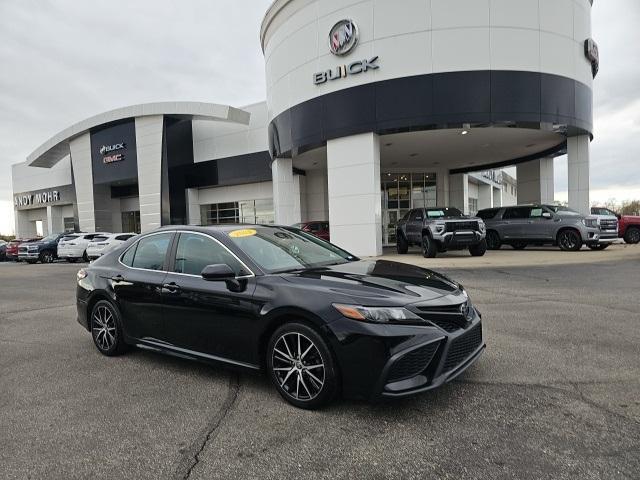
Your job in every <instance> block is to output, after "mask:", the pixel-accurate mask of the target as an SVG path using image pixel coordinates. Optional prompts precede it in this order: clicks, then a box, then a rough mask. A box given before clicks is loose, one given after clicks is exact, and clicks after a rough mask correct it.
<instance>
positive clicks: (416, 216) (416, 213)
mask: <svg viewBox="0 0 640 480" xmlns="http://www.w3.org/2000/svg"><path fill="white" fill-rule="evenodd" d="M422 219H423V216H422V210H420V209H418V210H412V211H411V216H410V217H409V221H410V222H421V221H422Z"/></svg>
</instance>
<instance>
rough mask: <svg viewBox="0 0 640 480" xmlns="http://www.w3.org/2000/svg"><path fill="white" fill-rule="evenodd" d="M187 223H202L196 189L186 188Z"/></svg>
mask: <svg viewBox="0 0 640 480" xmlns="http://www.w3.org/2000/svg"><path fill="white" fill-rule="evenodd" d="M187 221H188V222H189V225H200V224H201V223H202V219H201V215H200V199H199V190H198V189H197V188H187Z"/></svg>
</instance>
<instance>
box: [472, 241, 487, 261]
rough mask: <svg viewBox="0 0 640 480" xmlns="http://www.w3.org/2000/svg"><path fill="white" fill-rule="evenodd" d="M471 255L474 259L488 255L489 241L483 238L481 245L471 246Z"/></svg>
mask: <svg viewBox="0 0 640 480" xmlns="http://www.w3.org/2000/svg"><path fill="white" fill-rule="evenodd" d="M469 253H470V254H471V256H472V257H482V256H483V255H484V254H485V253H487V240H486V239H484V238H483V239H482V240H481V241H480V243H478V244H476V245H472V246H470V247H469Z"/></svg>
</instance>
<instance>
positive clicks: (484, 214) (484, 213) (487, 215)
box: [477, 209, 498, 220]
mask: <svg viewBox="0 0 640 480" xmlns="http://www.w3.org/2000/svg"><path fill="white" fill-rule="evenodd" d="M496 213H498V210H497V209H492V210H480V211H479V212H478V213H477V216H478V217H480V218H481V219H483V220H489V219H491V218H493V217H495V216H496Z"/></svg>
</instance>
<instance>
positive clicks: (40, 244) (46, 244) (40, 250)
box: [18, 233, 65, 263]
mask: <svg viewBox="0 0 640 480" xmlns="http://www.w3.org/2000/svg"><path fill="white" fill-rule="evenodd" d="M64 236H65V234H64V233H54V234H51V235H48V236H46V237H44V238H43V239H42V240H37V241H35V242H25V243H21V244H20V246H19V247H18V261H20V262H27V263H37V262H38V261H40V262H42V263H53V261H54V260H55V259H56V258H58V254H57V251H58V242H59V241H60V239H61V238H62V237H64Z"/></svg>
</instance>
